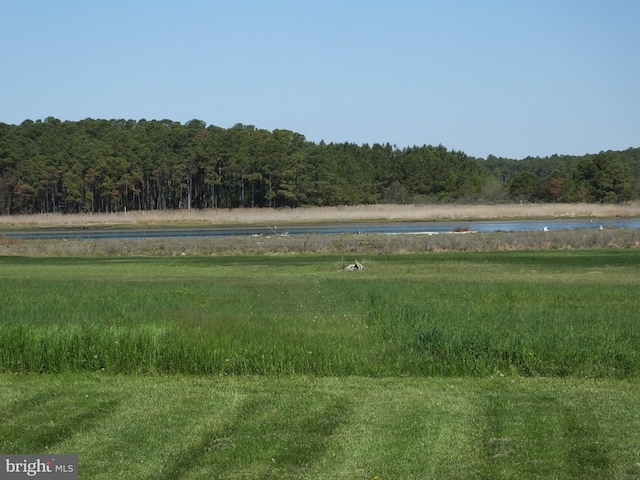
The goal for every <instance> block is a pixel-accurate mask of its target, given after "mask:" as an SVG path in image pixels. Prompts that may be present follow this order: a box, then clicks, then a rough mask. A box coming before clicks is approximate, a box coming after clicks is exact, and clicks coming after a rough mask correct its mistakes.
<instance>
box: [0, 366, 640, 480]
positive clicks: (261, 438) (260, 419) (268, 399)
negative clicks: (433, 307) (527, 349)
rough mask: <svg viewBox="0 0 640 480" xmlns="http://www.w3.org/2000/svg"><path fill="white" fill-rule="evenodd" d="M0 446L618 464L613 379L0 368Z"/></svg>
mask: <svg viewBox="0 0 640 480" xmlns="http://www.w3.org/2000/svg"><path fill="white" fill-rule="evenodd" d="M0 381H1V382H2V388H1V389H0V415H1V416H2V422H0V451H2V452H4V453H14V452H15V453H23V452H45V453H46V452H53V453H55V452H64V453H75V454H78V455H79V459H80V478H83V479H86V478H91V479H105V480H112V479H114V478H118V479H136V480H137V479H166V480H175V479H240V478H242V479H245V478H261V479H267V478H272V479H336V480H338V479H340V480H343V479H376V478H378V479H399V478H400V479H416V480H417V479H420V480H422V479H443V478H446V479H469V478H477V479H494V478H537V479H542V478H545V479H612V478H618V479H632V478H638V477H640V458H639V454H638V452H639V451H640V435H639V434H638V432H639V431H640V409H638V407H637V401H638V397H639V395H640V388H639V386H638V383H637V382H629V381H625V380H582V379H547V378H535V379H533V378H527V379H523V378H520V377H511V378H509V377H504V378H503V377H500V376H496V377H493V378H492V377H487V378H482V379H479V378H451V379H443V378H415V377H412V378H364V377H314V376H301V375H293V376H232V377H218V376H184V375H178V376H174V375H171V376H148V375H146V376H137V375H133V376H132V375H105V374H103V373H82V374H74V375H70V374H55V375H7V374H5V375H1V376H0Z"/></svg>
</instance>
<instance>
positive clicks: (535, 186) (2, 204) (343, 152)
mask: <svg viewBox="0 0 640 480" xmlns="http://www.w3.org/2000/svg"><path fill="white" fill-rule="evenodd" d="M639 196H640V148H629V149H627V150H623V151H606V152H599V153H594V154H588V155H584V156H566V155H565V156H563V155H552V156H551V157H544V158H540V157H527V158H525V159H521V160H515V159H508V158H499V157H495V156H493V155H489V157H487V158H486V159H483V158H475V157H471V156H468V155H466V154H465V153H464V152H461V151H456V150H449V149H447V148H445V147H444V146H442V145H438V146H432V145H422V146H411V147H403V148H399V147H397V146H395V145H390V144H389V143H386V144H378V143H376V144H373V145H368V144H363V145H357V144H354V143H325V142H324V141H321V142H319V143H316V142H311V141H308V140H306V138H305V137H304V135H302V134H300V133H296V132H293V131H290V130H279V129H278V130H273V131H269V130H265V129H260V128H256V127H255V126H253V125H243V124H237V125H234V126H233V127H231V128H222V127H218V126H214V125H206V123H205V122H203V121H201V120H191V121H189V122H186V123H185V124H181V123H180V122H175V121H171V120H144V119H142V120H117V119H113V120H103V119H91V118H87V119H85V120H81V121H61V120H58V119H56V118H53V117H48V118H46V119H44V120H36V121H33V120H25V121H24V122H22V123H21V124H20V125H10V124H5V123H0V214H2V215H11V214H29V213H48V212H56V213H78V212H91V213H99V212H120V211H127V210H167V209H191V208H197V209H200V208H243V207H253V208H283V207H290V208H295V207H302V206H332V205H356V204H378V203H399V204H403V203H448V202H460V203H462V202H467V203H504V202H514V201H518V202H599V203H619V202H626V201H630V200H634V199H636V198H638V197H639Z"/></svg>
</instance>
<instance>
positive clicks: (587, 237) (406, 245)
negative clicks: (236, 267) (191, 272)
mask: <svg viewBox="0 0 640 480" xmlns="http://www.w3.org/2000/svg"><path fill="white" fill-rule="evenodd" d="M638 247H640V229H614V228H612V229H604V230H598V229H579V230H556V231H549V232H541V231H534V232H495V233H468V234H455V233H445V234H439V235H375V234H362V235H355V234H344V235H291V236H278V235H271V236H268V235H267V236H260V237H253V236H251V235H244V236H231V237H215V238H158V239H154V238H146V239H138V240H92V241H87V240H77V239H76V240H74V239H70V240H20V239H14V238H7V237H4V238H3V237H2V236H1V235H0V255H6V256H8V255H12V256H15V255H17V256H36V257H42V256H50V257H60V256H66V257H70V256H72V257H80V256H82V257H91V258H93V257H104V256H120V257H131V256H175V255H271V254H291V253H300V254H310V253H314V254H338V255H345V256H348V257H352V256H354V255H374V254H393V253H424V252H495V251H516V250H518V251H523V250H528V251H540V250H575V249H595V248H606V249H620V248H622V249H627V248H638Z"/></svg>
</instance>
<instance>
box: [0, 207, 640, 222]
mask: <svg viewBox="0 0 640 480" xmlns="http://www.w3.org/2000/svg"><path fill="white" fill-rule="evenodd" d="M637 216H640V205H639V204H635V203H631V204H623V205H604V204H524V205H523V204H506V205H466V204H462V205H457V204H452V205H357V206H338V207H307V208H296V209H286V208H285V209H266V208H261V209H252V208H238V209H216V210H210V209H204V210H164V211H135V212H127V213H104V214H70V215H63V214H33V215H0V227H4V228H17V227H20V228H25V227H28V228H73V227H76V228H77V227H83V228H90V227H94V228H95V227H113V226H121V227H145V226H160V225H165V226H166V225H188V226H194V225H208V226H213V225H219V226H222V225H261V226H264V225H273V224H279V225H285V224H292V223H298V224H299V223H325V222H354V221H355V222H357V221H382V220H384V221H438V220H469V221H470V220H495V219H515V218H586V217H592V218H607V217H609V218H612V217H619V218H625V217H637Z"/></svg>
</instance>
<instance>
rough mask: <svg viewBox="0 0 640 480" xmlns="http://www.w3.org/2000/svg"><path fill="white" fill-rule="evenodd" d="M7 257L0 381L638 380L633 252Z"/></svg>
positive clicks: (637, 255) (637, 261) (638, 261)
mask: <svg viewBox="0 0 640 480" xmlns="http://www.w3.org/2000/svg"><path fill="white" fill-rule="evenodd" d="M360 261H361V262H362V263H363V264H364V265H365V270H364V271H362V272H342V271H340V267H341V265H342V264H343V259H342V258H341V257H337V256H321V255H288V256H245V257H190V256H186V257H182V256H181V257H173V258H172V257H162V258H109V257H107V258H101V259H89V258H87V259H82V258H68V259H65V258H24V257H4V258H0V267H1V268H0V280H1V281H0V295H1V296H2V298H3V302H2V303H1V304H0V318H1V319H2V320H1V321H0V325H1V327H2V329H1V330H0V369H1V370H3V371H5V372H49V373H59V372H74V371H87V370H89V371H96V370H97V371H106V372H112V373H133V372H137V373H189V374H205V373H206V374H216V375H229V374H266V375H283V374H285V375H289V374H297V373H299V374H307V375H330V376H350V375H365V376H377V377H383V376H397V375H413V376H425V375H427V376H486V375H492V374H496V373H497V372H502V373H507V374H510V375H522V376H577V377H611V378H635V377H637V376H638V374H639V373H640V354H639V353H638V350H637V345H638V344H640V333H639V331H638V329H637V305H638V304H640V297H639V295H640V294H639V293H638V292H640V289H639V288H638V287H639V286H640V275H639V273H640V272H639V270H640V251H638V250H585V251H552V252H537V253H526V252H503V253H498V252H494V253H492V254H479V253H455V254H454V253H442V254H414V255H388V256H385V255H374V256H370V257H363V258H360Z"/></svg>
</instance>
